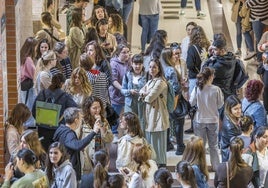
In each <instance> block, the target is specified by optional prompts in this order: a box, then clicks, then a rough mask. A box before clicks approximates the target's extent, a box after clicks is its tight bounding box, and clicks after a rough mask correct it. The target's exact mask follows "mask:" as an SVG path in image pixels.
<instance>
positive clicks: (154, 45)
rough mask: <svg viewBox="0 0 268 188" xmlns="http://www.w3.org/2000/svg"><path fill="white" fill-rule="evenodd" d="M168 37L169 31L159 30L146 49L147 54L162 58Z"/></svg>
mask: <svg viewBox="0 0 268 188" xmlns="http://www.w3.org/2000/svg"><path fill="white" fill-rule="evenodd" d="M166 38H167V32H166V31H165V30H157V31H156V32H155V33H154V35H153V37H152V39H151V41H150V44H149V46H148V48H147V49H146V51H145V55H151V56H152V58H160V54H161V51H162V49H163V48H165V40H166Z"/></svg>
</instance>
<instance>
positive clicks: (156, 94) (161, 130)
mask: <svg viewBox="0 0 268 188" xmlns="http://www.w3.org/2000/svg"><path fill="white" fill-rule="evenodd" d="M149 74H150V77H149V80H148V82H147V83H146V84H145V86H144V87H143V88H142V89H141V90H140V92H139V94H140V96H141V99H142V100H143V101H144V102H145V103H146V111H145V120H146V128H145V134H146V135H145V136H146V139H147V141H148V142H149V143H150V144H151V145H152V146H153V148H154V149H155V151H156V156H157V158H156V162H157V164H158V165H159V166H160V167H164V166H166V163H167V156H166V151H167V129H168V128H169V119H168V110H167V105H166V104H167V94H168V86H167V83H166V82H165V80H164V79H165V78H164V72H163V68H162V66H161V63H160V61H159V60H158V59H154V60H151V62H150V64H149Z"/></svg>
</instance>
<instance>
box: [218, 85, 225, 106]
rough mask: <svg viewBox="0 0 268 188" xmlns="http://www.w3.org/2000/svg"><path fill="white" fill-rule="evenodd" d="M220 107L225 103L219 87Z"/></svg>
mask: <svg viewBox="0 0 268 188" xmlns="http://www.w3.org/2000/svg"><path fill="white" fill-rule="evenodd" d="M217 97H218V100H217V101H218V109H220V108H221V107H222V106H223V105H224V97H223V93H222V91H221V89H220V88H218V96H217Z"/></svg>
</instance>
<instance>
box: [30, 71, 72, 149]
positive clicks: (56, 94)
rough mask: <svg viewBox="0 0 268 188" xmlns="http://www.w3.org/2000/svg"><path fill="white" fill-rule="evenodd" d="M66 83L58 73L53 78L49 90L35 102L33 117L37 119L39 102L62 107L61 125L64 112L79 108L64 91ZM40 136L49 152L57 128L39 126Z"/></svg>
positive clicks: (44, 91)
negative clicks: (51, 103)
mask: <svg viewBox="0 0 268 188" xmlns="http://www.w3.org/2000/svg"><path fill="white" fill-rule="evenodd" d="M64 83H65V77H64V75H63V74H61V73H58V74H56V75H54V76H53V77H52V83H51V85H50V86H49V87H48V89H45V90H43V91H42V92H40V93H39V94H38V95H37V97H36V99H35V102H34V105H33V108H32V114H33V117H34V118H36V102H37V101H47V100H49V101H50V100H54V104H59V105H61V110H60V114H59V117H60V120H59V123H60V124H61V123H64V119H63V112H64V110H65V109H66V108H68V107H77V104H76V103H75V102H74V100H73V99H72V97H71V96H70V95H69V94H68V93H66V92H64V91H63V90H62V87H63V85H64ZM37 126H38V134H39V136H40V137H44V139H43V140H42V141H41V142H42V145H43V147H44V149H45V150H46V151H47V149H48V147H49V146H50V144H52V142H51V141H52V138H53V135H54V133H55V130H56V128H57V127H54V128H52V127H49V128H48V127H47V125H41V124H38V125H37Z"/></svg>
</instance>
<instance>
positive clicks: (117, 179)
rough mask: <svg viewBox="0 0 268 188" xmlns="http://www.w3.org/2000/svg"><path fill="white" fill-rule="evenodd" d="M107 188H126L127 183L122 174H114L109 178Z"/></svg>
mask: <svg viewBox="0 0 268 188" xmlns="http://www.w3.org/2000/svg"><path fill="white" fill-rule="evenodd" d="M108 182H109V188H127V187H128V186H127V183H126V180H125V178H124V176H123V175H122V174H114V175H111V176H110V177H109V180H108Z"/></svg>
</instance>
